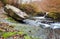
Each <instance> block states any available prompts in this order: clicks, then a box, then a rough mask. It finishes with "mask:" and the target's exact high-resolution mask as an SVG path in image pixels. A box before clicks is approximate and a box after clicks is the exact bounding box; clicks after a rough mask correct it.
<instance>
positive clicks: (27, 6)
mask: <svg viewBox="0 0 60 39" xmlns="http://www.w3.org/2000/svg"><path fill="white" fill-rule="evenodd" d="M19 9H21V10H22V11H24V12H26V13H27V14H29V15H34V13H37V12H38V10H37V7H35V6H34V5H32V4H21V5H20V6H19Z"/></svg>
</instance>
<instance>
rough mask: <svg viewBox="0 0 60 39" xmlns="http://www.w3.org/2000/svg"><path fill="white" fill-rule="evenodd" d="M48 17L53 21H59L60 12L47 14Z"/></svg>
mask: <svg viewBox="0 0 60 39" xmlns="http://www.w3.org/2000/svg"><path fill="white" fill-rule="evenodd" d="M48 16H49V17H51V18H53V19H56V20H59V19H60V12H50V13H49V14H48Z"/></svg>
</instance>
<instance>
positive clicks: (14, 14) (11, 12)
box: [4, 5, 28, 20]
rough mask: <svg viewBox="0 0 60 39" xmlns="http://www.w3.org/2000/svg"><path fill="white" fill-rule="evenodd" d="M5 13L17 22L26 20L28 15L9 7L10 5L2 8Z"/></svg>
mask: <svg viewBox="0 0 60 39" xmlns="http://www.w3.org/2000/svg"><path fill="white" fill-rule="evenodd" d="M4 10H5V12H7V14H8V15H9V16H11V17H13V18H15V19H17V20H24V19H26V18H28V15H27V14H26V13H25V12H22V11H21V10H20V9H18V8H16V7H14V6H11V5H6V6H5V7H4Z"/></svg>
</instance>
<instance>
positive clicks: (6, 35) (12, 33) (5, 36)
mask: <svg viewBox="0 0 60 39" xmlns="http://www.w3.org/2000/svg"><path fill="white" fill-rule="evenodd" d="M14 34H16V32H6V33H3V35H2V37H4V38H8V37H10V36H13V35H14Z"/></svg>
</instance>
